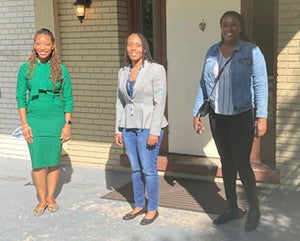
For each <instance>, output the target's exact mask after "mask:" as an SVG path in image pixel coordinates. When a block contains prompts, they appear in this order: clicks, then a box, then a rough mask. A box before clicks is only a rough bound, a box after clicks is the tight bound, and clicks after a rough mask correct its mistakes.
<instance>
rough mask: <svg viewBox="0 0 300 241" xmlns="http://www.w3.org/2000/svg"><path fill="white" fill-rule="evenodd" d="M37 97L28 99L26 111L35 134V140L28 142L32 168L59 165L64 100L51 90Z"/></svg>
mask: <svg viewBox="0 0 300 241" xmlns="http://www.w3.org/2000/svg"><path fill="white" fill-rule="evenodd" d="M35 97H36V98H35V99H32V100H29V101H28V105H27V111H26V117H27V122H28V125H29V126H30V127H31V129H32V134H33V142H32V143H28V147H29V152H30V158H31V163H32V168H42V167H49V166H58V165H59V163H60V159H61V150H62V143H61V140H60V138H61V132H62V128H63V126H64V119H65V117H64V111H63V105H62V101H61V99H60V97H59V95H57V94H53V93H51V92H49V93H45V94H43V93H40V94H39V95H38V96H35Z"/></svg>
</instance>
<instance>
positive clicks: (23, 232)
mask: <svg viewBox="0 0 300 241" xmlns="http://www.w3.org/2000/svg"><path fill="white" fill-rule="evenodd" d="M61 170H62V172H61V180H60V184H59V188H58V190H57V194H58V197H57V201H58V203H59V205H60V209H59V211H58V212H56V213H50V212H49V211H46V212H45V214H44V215H43V216H41V217H34V216H33V214H32V211H33V208H34V207H35V205H36V202H37V200H36V194H35V188H34V186H33V185H32V180H31V175H30V171H31V167H30V163H29V161H27V160H16V159H5V158H0V190H1V205H0V210H1V215H0V222H1V223H0V225H1V230H0V240H1V241H21V240H22V241H37V240H38V241H71V240H74V241H90V240H104V241H117V240H118V241H123V240H124V241H144V240H145V241H146V240H149V241H185V240H187V241H193V240H195V241H196V240H197V241H202V240H203V241H225V240H228V241H246V240H249V241H250V240H251V241H254V240H256V241H271V240H272V241H295V240H299V237H300V212H299V211H300V204H299V203H300V187H298V188H297V187H295V188H294V190H293V191H291V190H286V189H285V190H284V189H281V188H280V186H278V185H277V186H273V188H272V189H271V190H270V191H269V192H268V194H267V195H266V196H264V198H263V199H262V201H261V212H262V218H261V224H260V226H259V228H258V229H257V230H256V231H253V232H248V233H247V232H245V231H244V222H245V219H246V216H245V217H243V218H242V219H239V220H234V221H232V222H230V223H227V224H224V225H222V226H214V225H213V224H212V219H214V218H215V215H211V214H205V213H197V212H190V211H181V210H175V209H168V208H160V209H159V212H160V216H159V218H158V219H157V220H156V221H155V222H154V223H153V224H151V225H148V226H141V225H140V224H139V222H140V219H141V218H142V216H139V217H137V218H136V219H134V220H131V221H123V220H122V216H123V215H124V214H125V213H126V212H128V211H129V210H130V209H131V206H130V204H129V203H126V202H120V201H111V200H106V199H102V198H101V196H103V195H104V194H106V193H108V192H110V191H111V189H112V188H117V187H119V186H121V185H124V184H125V183H127V182H129V181H130V176H129V174H128V173H125V172H118V171H108V170H105V169H97V168H86V167H71V166H62V168H61Z"/></svg>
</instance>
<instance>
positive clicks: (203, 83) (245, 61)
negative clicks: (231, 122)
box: [193, 40, 268, 118]
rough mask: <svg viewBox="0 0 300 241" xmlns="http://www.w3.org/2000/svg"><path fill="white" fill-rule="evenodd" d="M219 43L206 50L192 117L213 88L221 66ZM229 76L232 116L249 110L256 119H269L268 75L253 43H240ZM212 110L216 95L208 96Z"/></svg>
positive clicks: (260, 55)
mask: <svg viewBox="0 0 300 241" xmlns="http://www.w3.org/2000/svg"><path fill="white" fill-rule="evenodd" d="M220 45H221V43H220V42H219V43H217V44H214V45H213V46H211V47H210V48H209V50H208V51H207V54H206V56H205V63H204V67H203V71H202V76H201V79H200V82H199V87H198V92H197V96H196V100H195V103H194V108H193V116H194V117H196V116H197V114H198V110H199V107H200V106H201V105H202V103H203V101H204V99H206V98H207V97H208V96H209V94H210V93H211V90H212V88H213V85H214V80H215V78H216V76H217V75H218V72H219V71H220V68H222V66H219V63H218V59H219V54H220V50H219V48H220ZM230 68H231V73H232V101H233V112H234V114H239V113H242V112H244V111H246V110H249V109H251V108H255V109H256V118H259V117H263V118H267V115H268V75H267V69H266V63H265V59H264V56H263V54H262V52H261V51H260V49H259V47H258V46H256V45H255V44H253V43H250V42H247V41H244V40H239V41H238V43H237V46H236V52H235V54H234V55H233V58H232V60H231V63H230ZM211 106H212V108H213V109H214V106H215V91H214V92H213V93H212V96H211Z"/></svg>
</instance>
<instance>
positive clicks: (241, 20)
mask: <svg viewBox="0 0 300 241" xmlns="http://www.w3.org/2000/svg"><path fill="white" fill-rule="evenodd" d="M225 16H233V17H236V18H237V20H238V22H239V23H240V26H241V30H242V31H241V34H240V38H241V39H243V40H246V41H249V38H248V36H247V34H246V30H245V21H244V17H243V16H242V15H241V14H239V13H238V12H236V11H227V12H225V13H224V14H223V15H222V17H221V18H220V25H221V24H222V20H223V18H224V17H225Z"/></svg>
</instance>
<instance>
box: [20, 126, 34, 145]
mask: <svg viewBox="0 0 300 241" xmlns="http://www.w3.org/2000/svg"><path fill="white" fill-rule="evenodd" d="M22 133H23V136H24V139H25V140H26V141H27V142H28V143H32V142H33V135H32V130H31V128H30V126H29V125H24V126H22Z"/></svg>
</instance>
